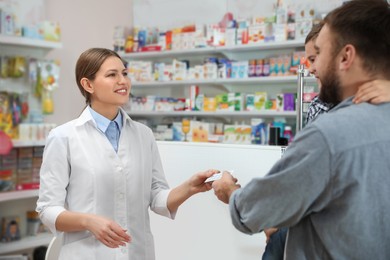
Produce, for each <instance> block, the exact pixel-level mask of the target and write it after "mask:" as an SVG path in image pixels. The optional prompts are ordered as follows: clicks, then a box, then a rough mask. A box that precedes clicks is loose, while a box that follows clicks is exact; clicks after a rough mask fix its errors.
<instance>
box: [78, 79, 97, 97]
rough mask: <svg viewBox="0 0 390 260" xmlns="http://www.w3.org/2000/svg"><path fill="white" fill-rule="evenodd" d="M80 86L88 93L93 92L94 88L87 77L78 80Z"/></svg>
mask: <svg viewBox="0 0 390 260" xmlns="http://www.w3.org/2000/svg"><path fill="white" fill-rule="evenodd" d="M80 83H81V86H83V88H84V90H85V91H87V92H88V93H91V94H92V93H93V91H94V89H93V86H92V84H91V81H90V80H89V79H87V78H82V79H81V80H80Z"/></svg>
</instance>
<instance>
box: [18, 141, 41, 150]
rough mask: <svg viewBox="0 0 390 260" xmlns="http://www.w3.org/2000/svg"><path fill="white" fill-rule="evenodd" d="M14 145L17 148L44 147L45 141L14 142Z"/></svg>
mask: <svg viewBox="0 0 390 260" xmlns="http://www.w3.org/2000/svg"><path fill="white" fill-rule="evenodd" d="M12 144H13V146H14V147H15V148H18V147H32V146H44V145H45V141H44V140H41V141H21V140H12Z"/></svg>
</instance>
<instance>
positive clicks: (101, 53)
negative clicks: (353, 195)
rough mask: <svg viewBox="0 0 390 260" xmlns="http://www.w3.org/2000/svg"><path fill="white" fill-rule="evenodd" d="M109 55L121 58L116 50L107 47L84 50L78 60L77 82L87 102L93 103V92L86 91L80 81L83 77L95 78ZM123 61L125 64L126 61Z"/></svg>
mask: <svg viewBox="0 0 390 260" xmlns="http://www.w3.org/2000/svg"><path fill="white" fill-rule="evenodd" d="M109 57H117V58H119V59H121V57H120V56H119V55H118V54H117V53H116V52H115V51H112V50H109V49H105V48H91V49H88V50H86V51H84V52H83V53H82V54H81V55H80V57H79V59H78V60H77V63H76V71H75V72H76V82H77V86H78V87H79V89H80V92H81V94H82V95H83V96H84V97H85V102H86V103H87V104H90V103H91V94H90V93H89V92H87V91H85V89H84V88H83V86H82V85H81V82H80V81H81V79H82V78H87V79H89V80H91V81H92V80H94V79H95V76H96V73H97V72H98V71H99V69H100V67H101V66H102V64H103V63H104V61H105V60H106V59H107V58H109ZM121 60H122V59H121ZM122 62H123V60H122ZM123 63H124V64H125V62H123Z"/></svg>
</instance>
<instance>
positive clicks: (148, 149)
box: [37, 48, 217, 260]
mask: <svg viewBox="0 0 390 260" xmlns="http://www.w3.org/2000/svg"><path fill="white" fill-rule="evenodd" d="M76 81H77V85H78V87H79V89H80V91H81V93H82V95H83V96H84V97H85V99H86V103H87V106H86V108H85V109H84V111H83V112H82V113H81V115H80V116H79V117H78V118H77V119H75V120H72V121H70V122H68V123H65V124H64V125H61V126H58V127H57V128H55V129H53V130H52V131H51V133H50V135H49V137H48V139H47V143H46V146H45V151H44V155H43V163H42V168H41V172H40V174H41V176H40V178H41V183H40V191H39V199H38V202H37V211H38V212H39V215H40V218H41V219H42V221H43V223H44V224H45V225H46V226H48V227H49V228H50V230H51V231H52V232H53V233H54V234H55V235H59V234H60V232H64V240H63V246H62V249H61V253H60V258H59V259H66V260H69V259H72V260H78V259H80V260H85V259H88V260H90V259H102V260H107V259H110V260H111V259H118V260H119V259H125V260H129V259H131V260H154V259H155V256H154V242H153V235H152V233H151V229H150V223H149V215H148V210H149V208H150V209H151V210H152V211H154V212H155V213H157V214H160V215H163V216H165V217H168V218H171V219H173V218H174V217H175V214H176V211H177V209H178V207H179V206H180V205H181V204H182V203H183V202H184V201H185V200H187V199H188V198H189V197H191V196H192V195H194V194H196V193H199V192H205V191H208V190H210V189H211V186H210V184H205V183H204V181H205V179H206V178H208V177H210V176H211V175H213V174H214V173H216V172H217V171H216V170H208V171H205V172H200V173H197V174H195V175H193V176H192V177H191V178H189V179H188V180H187V181H185V182H184V183H183V184H181V185H180V186H178V187H176V188H174V189H169V186H168V183H167V181H166V179H165V176H164V172H163V168H162V164H161V161H160V156H159V152H158V149H157V145H156V142H155V139H154V137H153V133H152V131H151V130H150V129H149V128H148V127H147V126H145V125H142V124H140V123H137V122H135V121H133V120H132V119H131V118H130V117H129V116H128V115H127V114H126V113H125V112H124V110H122V109H121V108H120V107H121V106H122V105H124V104H125V103H126V102H128V98H129V94H130V89H131V84H130V80H129V78H128V77H127V70H126V67H125V65H124V63H123V61H122V60H121V58H120V57H119V56H118V55H117V54H116V53H115V52H113V51H111V50H108V49H101V48H92V49H89V50H87V51H85V52H84V53H82V54H81V56H80V57H79V59H78V61H77V64H76ZM172 249H174V248H172Z"/></svg>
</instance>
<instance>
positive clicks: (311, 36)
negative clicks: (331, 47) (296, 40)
mask: <svg viewBox="0 0 390 260" xmlns="http://www.w3.org/2000/svg"><path fill="white" fill-rule="evenodd" d="M323 26H324V22H323V21H321V22H320V23H317V24H313V27H311V30H310V32H309V33H308V34H307V35H306V39H305V44H307V43H308V42H309V41H311V40H313V41H314V40H315V39H317V37H318V34H319V33H320V31H321V29H322V27H323Z"/></svg>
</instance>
